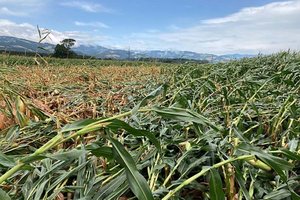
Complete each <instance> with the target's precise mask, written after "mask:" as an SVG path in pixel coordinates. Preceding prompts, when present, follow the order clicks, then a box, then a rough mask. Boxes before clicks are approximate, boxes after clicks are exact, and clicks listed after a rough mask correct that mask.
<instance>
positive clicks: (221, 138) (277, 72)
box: [0, 52, 300, 200]
mask: <svg viewBox="0 0 300 200" xmlns="http://www.w3.org/2000/svg"><path fill="white" fill-rule="evenodd" d="M38 62H39V65H37V64H36V61H34V58H33V57H20V56H8V55H0V131H1V132H0V144H1V145H0V188H1V189H0V197H1V198H0V199H4V200H6V199H17V200H23V199H35V200H38V199H55V200H62V199H68V200H71V199H80V200H89V199H95V200H96V199H123V200H124V199H143V200H144V199H145V200H146V199H163V200H167V199H225V197H226V198H227V199H229V200H235V199H238V200H242V199H246V200H250V199H272V200H276V199H278V200H279V199H287V200H289V199H291V200H295V199H299V198H300V196H299V195H300V141H299V138H300V54H298V53H287V52H283V53H280V54H277V55H272V56H265V57H257V58H252V59H243V60H240V61H232V62H228V63H217V64H195V63H185V64H162V63H154V62H129V61H98V60H76V59H73V60H61V59H51V58H46V62H45V61H44V60H41V59H39V60H38Z"/></svg>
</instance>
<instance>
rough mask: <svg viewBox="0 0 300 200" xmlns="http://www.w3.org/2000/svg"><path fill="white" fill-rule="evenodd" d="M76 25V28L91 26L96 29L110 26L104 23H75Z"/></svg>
mask: <svg viewBox="0 0 300 200" xmlns="http://www.w3.org/2000/svg"><path fill="white" fill-rule="evenodd" d="M74 24H75V25H76V26H90V27H94V28H109V26H108V25H106V24H104V23H102V22H79V21H75V22H74Z"/></svg>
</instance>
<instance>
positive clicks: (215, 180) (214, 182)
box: [209, 169, 225, 200]
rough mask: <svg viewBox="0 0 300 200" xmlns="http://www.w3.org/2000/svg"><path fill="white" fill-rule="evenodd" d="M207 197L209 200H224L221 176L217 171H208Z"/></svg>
mask: <svg viewBox="0 0 300 200" xmlns="http://www.w3.org/2000/svg"><path fill="white" fill-rule="evenodd" d="M209 196H210V199H211V200H225V195H224V191H223V186H222V180H221V176H220V174H219V172H218V170H217V169H211V170H210V179H209Z"/></svg>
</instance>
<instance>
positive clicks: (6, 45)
mask: <svg viewBox="0 0 300 200" xmlns="http://www.w3.org/2000/svg"><path fill="white" fill-rule="evenodd" d="M54 48H55V45H53V44H49V43H37V42H34V41H30V40H26V39H21V38H16V37H10V36H0V50H2V51H16V52H24V53H28V52H39V53H45V54H51V53H53V51H54ZM72 50H73V51H75V52H76V53H77V54H80V55H86V56H93V57H96V58H106V59H108V58H112V59H139V58H160V59H161V58H162V59H164V58H168V59H191V60H208V61H210V62H219V61H228V60H234V59H241V58H245V57H253V55H243V54H229V55H221V56H217V55H214V54H203V53H196V52H191V51H169V50H167V51H162V50H150V51H138V50H131V51H128V50H122V49H109V48H106V47H103V46H99V45H79V46H77V47H74V48H72Z"/></svg>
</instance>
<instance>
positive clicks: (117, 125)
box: [107, 119, 161, 151]
mask: <svg viewBox="0 0 300 200" xmlns="http://www.w3.org/2000/svg"><path fill="white" fill-rule="evenodd" d="M107 127H108V128H110V129H113V130H118V129H124V130H126V131H127V132H128V133H130V134H132V135H134V136H144V137H147V138H148V139H149V140H150V141H151V142H152V143H153V144H154V145H155V147H156V148H157V149H158V150H159V151H160V150H161V146H160V142H159V141H158V139H157V138H156V137H155V135H154V133H151V132H149V131H146V130H139V129H135V128H133V127H131V126H130V125H129V124H127V123H126V122H123V121H121V120H118V119H114V120H111V121H110V124H108V125H107Z"/></svg>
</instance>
